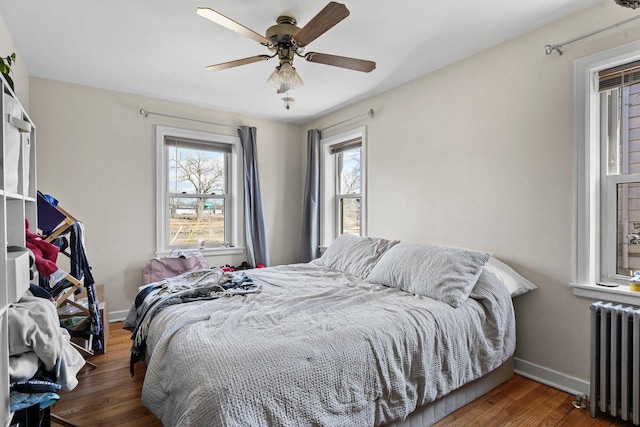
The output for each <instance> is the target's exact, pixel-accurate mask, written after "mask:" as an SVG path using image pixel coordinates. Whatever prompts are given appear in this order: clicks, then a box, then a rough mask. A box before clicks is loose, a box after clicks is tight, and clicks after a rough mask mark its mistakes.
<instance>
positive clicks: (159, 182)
mask: <svg viewBox="0 0 640 427" xmlns="http://www.w3.org/2000/svg"><path fill="white" fill-rule="evenodd" d="M167 137H175V138H186V139H190V140H194V141H198V143H200V142H202V144H203V145H206V143H207V142H212V143H216V144H228V145H230V146H231V152H230V153H229V154H228V158H227V159H226V160H225V168H226V177H225V187H226V191H225V193H226V194H225V195H224V197H223V198H224V200H225V202H224V204H225V238H228V239H227V240H228V242H229V247H228V248H226V247H207V248H204V249H199V248H198V247H197V245H195V246H189V247H187V248H178V247H173V248H172V247H170V246H169V241H168V239H167V232H166V230H168V228H169V219H170V218H169V199H170V198H171V197H174V193H170V192H169V189H168V188H167V185H168V161H169V158H168V156H167V150H166V146H167V142H166V138H167ZM241 149H242V148H241V144H240V138H239V137H237V136H229V135H220V134H214V133H209V132H202V131H195V130H189V129H181V128H174V127H168V126H156V255H157V256H165V255H168V254H169V253H171V251H172V250H173V249H182V250H186V251H189V250H193V251H199V252H201V253H203V254H205V255H228V254H239V253H242V252H243V251H244V248H243V244H242V242H244V234H243V224H244V222H243V221H244V220H243V218H244V207H243V205H242V203H241V201H242V200H243V188H242V186H241V185H240V184H241V182H242V173H243V170H242V162H241V161H240V160H241V159H240V154H239V153H240V150H241ZM180 197H183V198H194V197H197V195H196V194H185V195H181V196H180ZM217 198H220V197H217Z"/></svg>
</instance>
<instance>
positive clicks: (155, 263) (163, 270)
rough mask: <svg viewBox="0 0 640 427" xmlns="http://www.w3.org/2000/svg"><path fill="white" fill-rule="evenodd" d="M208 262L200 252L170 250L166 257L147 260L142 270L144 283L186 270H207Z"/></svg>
mask: <svg viewBox="0 0 640 427" xmlns="http://www.w3.org/2000/svg"><path fill="white" fill-rule="evenodd" d="M207 269H209V264H208V263H207V262H206V261H205V260H204V258H203V257H202V254H201V253H200V252H183V251H178V250H173V251H171V254H170V255H169V256H168V257H163V258H154V259H152V260H149V262H148V263H147V265H146V266H145V267H144V270H143V272H142V278H143V279H144V284H145V285H148V284H149V283H154V282H159V281H160V280H162V279H166V278H168V277H175V276H179V275H180V274H182V273H186V272H188V271H197V270H207Z"/></svg>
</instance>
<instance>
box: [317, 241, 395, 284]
mask: <svg viewBox="0 0 640 427" xmlns="http://www.w3.org/2000/svg"><path fill="white" fill-rule="evenodd" d="M397 243H399V241H398V240H386V239H380V238H376V237H359V236H352V235H350V234H341V235H340V236H338V237H337V238H336V239H335V240H334V241H333V242H332V243H331V245H329V247H328V248H327V250H326V251H324V253H323V254H322V256H321V257H320V258H318V259H315V260H313V261H311V262H312V263H313V264H318V265H323V266H325V267H329V268H331V269H332V270H338V271H342V272H344V273H349V274H351V275H353V276H356V277H359V278H361V279H363V280H364V279H365V278H366V277H367V276H368V275H369V272H370V271H371V269H372V268H373V266H374V265H375V264H376V262H378V259H380V257H381V256H382V255H383V254H384V253H385V252H386V251H388V250H389V249H390V248H391V247H392V246H394V245H396V244H397Z"/></svg>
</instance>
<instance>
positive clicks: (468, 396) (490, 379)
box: [385, 357, 513, 427]
mask: <svg viewBox="0 0 640 427" xmlns="http://www.w3.org/2000/svg"><path fill="white" fill-rule="evenodd" d="M511 377H513V357H510V358H509V359H508V360H507V361H506V362H505V363H503V364H502V365H500V366H499V367H498V368H496V369H494V370H493V371H491V372H489V373H488V374H487V375H485V376H483V377H481V378H478V379H477V380H474V381H471V382H470V383H468V384H465V385H463V386H462V387H460V388H459V389H457V390H454V391H452V392H451V393H449V394H448V395H446V396H443V397H441V398H440V399H438V400H436V401H435V402H431V403H428V404H426V405H424V406H421V407H419V408H416V410H415V411H413V412H412V413H410V414H409V416H407V418H406V419H405V420H404V421H396V422H393V423H390V424H385V427H428V426H430V425H432V424H434V423H436V422H438V421H439V420H441V419H443V418H444V417H446V416H447V415H449V414H451V413H452V412H455V411H456V410H458V409H460V408H462V407H463V406H464V405H466V404H468V403H471V402H472V401H474V400H476V399H477V398H478V397H480V396H482V395H483V394H486V393H488V392H490V391H491V390H493V389H494V388H496V387H498V386H499V385H500V384H502V383H504V382H506V381H508V380H509V379H510V378H511Z"/></svg>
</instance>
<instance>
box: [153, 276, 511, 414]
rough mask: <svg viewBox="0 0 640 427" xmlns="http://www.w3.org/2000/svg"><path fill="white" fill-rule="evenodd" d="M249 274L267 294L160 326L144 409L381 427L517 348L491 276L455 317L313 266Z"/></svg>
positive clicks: (203, 308) (169, 315) (185, 307)
mask: <svg viewBox="0 0 640 427" xmlns="http://www.w3.org/2000/svg"><path fill="white" fill-rule="evenodd" d="M247 275H248V276H249V277H250V278H251V279H253V280H254V281H255V282H256V283H260V284H261V285H262V292H261V293H259V294H251V295H246V296H233V297H231V298H223V299H217V300H212V301H205V302H194V303H189V304H181V305H176V306H170V307H167V308H166V309H164V310H162V311H161V312H160V313H158V314H157V315H156V317H155V319H154V320H153V322H152V324H151V327H150V330H149V335H148V339H147V344H148V351H149V353H150V361H149V365H148V368H147V372H146V377H145V383H144V389H143V392H142V400H143V403H144V404H145V405H146V406H147V407H148V408H149V409H150V410H151V411H152V412H153V413H154V414H155V415H156V416H157V417H158V418H160V419H161V420H162V422H163V424H164V425H166V426H178V425H179V426H214V425H223V426H266V425H270V426H274V425H276V426H277V425H279V426H304V425H318V426H340V425H342V426H346V425H354V426H356V425H357V426H371V425H380V424H384V423H388V422H391V421H394V420H401V419H404V417H406V415H408V414H409V413H410V412H412V411H413V410H414V409H415V408H416V406H417V405H422V404H425V403H427V402H431V401H433V400H435V399H437V398H439V397H441V396H443V395H446V394H447V393H449V392H450V391H452V390H454V389H456V388H458V387H460V386H462V385H463V384H465V383H467V382H469V381H471V380H474V379H476V378H478V377H481V376H483V375H485V374H487V373H488V372H490V371H492V370H493V369H495V368H497V367H498V366H499V365H501V364H502V363H503V362H504V361H506V360H507V359H508V358H509V357H510V356H511V355H512V354H513V351H514V348H515V322H514V314H513V306H512V303H511V299H510V296H509V293H508V292H507V290H506V289H505V288H504V287H503V286H501V285H500V284H499V283H498V281H497V279H496V278H495V277H494V276H493V275H491V274H488V273H486V272H483V273H482V275H481V276H480V279H479V280H478V283H477V284H476V286H475V287H474V289H473V291H472V293H471V297H470V298H469V299H468V300H467V301H466V302H465V303H464V304H462V305H461V306H460V307H458V308H452V307H451V306H449V305H448V304H445V303H443V302H439V301H436V300H433V299H430V298H427V297H421V296H414V295H412V294H409V293H406V292H403V291H401V290H398V289H395V288H389V287H386V286H382V285H375V284H369V283H365V282H363V281H362V280H360V279H357V278H355V277H353V276H350V275H346V274H344V273H340V272H337V271H333V270H330V269H328V268H326V267H321V266H317V265H313V264H295V265H288V266H280V267H271V268H266V269H258V270H250V271H247Z"/></svg>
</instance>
